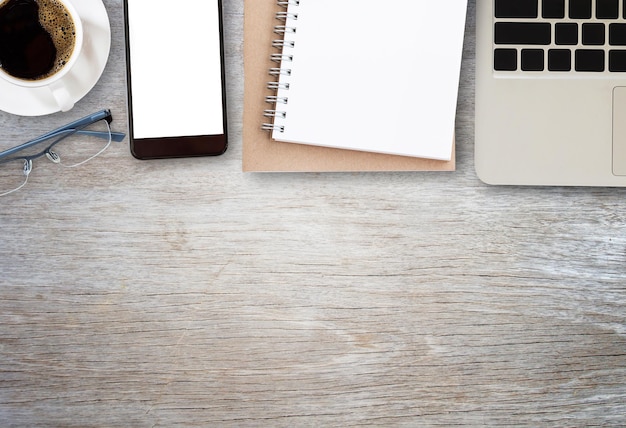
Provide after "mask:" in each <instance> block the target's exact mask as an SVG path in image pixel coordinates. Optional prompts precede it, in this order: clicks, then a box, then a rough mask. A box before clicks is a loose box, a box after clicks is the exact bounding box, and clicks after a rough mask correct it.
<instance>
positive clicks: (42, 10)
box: [31, 0, 76, 80]
mask: <svg viewBox="0 0 626 428" xmlns="http://www.w3.org/2000/svg"><path fill="white" fill-rule="evenodd" d="M36 2H37V4H38V5H39V23H40V24H41V26H42V27H43V28H44V29H45V30H46V31H47V32H48V34H50V36H51V37H52V41H53V42H54V45H55V46H56V48H57V56H56V60H55V65H54V66H53V67H52V69H51V70H50V71H49V72H47V73H45V74H43V75H41V76H38V77H37V78H36V79H31V80H41V79H45V78H46V77H50V76H52V75H53V74H55V73H57V72H58V71H59V70H61V69H62V68H63V66H65V64H67V62H68V61H69V60H70V57H71V56H72V52H74V44H75V41H76V26H75V25H74V21H73V20H72V17H71V16H70V14H69V12H68V11H67V9H66V8H65V6H63V4H62V3H61V2H59V1H57V0H36Z"/></svg>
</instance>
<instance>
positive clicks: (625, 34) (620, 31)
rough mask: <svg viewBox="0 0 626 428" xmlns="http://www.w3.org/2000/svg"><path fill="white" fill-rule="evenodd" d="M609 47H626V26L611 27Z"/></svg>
mask: <svg viewBox="0 0 626 428" xmlns="http://www.w3.org/2000/svg"><path fill="white" fill-rule="evenodd" d="M609 45H611V46H626V24H611V25H609Z"/></svg>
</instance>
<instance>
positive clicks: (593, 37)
mask: <svg viewBox="0 0 626 428" xmlns="http://www.w3.org/2000/svg"><path fill="white" fill-rule="evenodd" d="M604 40H605V30H604V24H598V23H585V24H583V45H595V46H602V45H603V44H604Z"/></svg>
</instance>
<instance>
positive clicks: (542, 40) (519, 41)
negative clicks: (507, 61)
mask: <svg viewBox="0 0 626 428" xmlns="http://www.w3.org/2000/svg"><path fill="white" fill-rule="evenodd" d="M551 36H552V35H551V28H550V23H548V22H496V24H495V43H496V44H497V45H549V44H550V42H551Z"/></svg>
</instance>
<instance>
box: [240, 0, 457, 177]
mask: <svg viewBox="0 0 626 428" xmlns="http://www.w3.org/2000/svg"><path fill="white" fill-rule="evenodd" d="M279 10H283V9H282V8H281V7H280V6H278V5H277V2H276V0H245V1H244V73H245V77H244V86H245V90H244V112H243V171H245V172H279V171H282V172H296V171H302V172H305V171H310V172H318V171H454V169H455V155H454V147H453V150H452V160H450V161H439V160H431V159H421V158H413V157H406V156H393V155H386V154H378V153H368V152H359V151H352V150H343V149H333V148H327V147H319V146H309V145H304V144H292V143H284V142H278V141H273V140H272V139H271V138H270V133H269V132H268V131H264V130H262V129H261V125H262V123H263V122H266V121H267V120H268V119H267V118H265V117H264V116H263V111H264V110H265V109H267V108H271V107H270V106H269V105H268V104H266V103H265V96H266V95H272V92H271V91H270V90H269V89H267V82H268V81H270V80H272V77H271V76H270V75H269V69H270V68H271V67H275V66H276V64H275V63H273V62H272V61H271V60H270V55H271V54H272V53H276V52H277V51H276V49H275V48H273V47H272V40H273V39H277V38H280V36H278V35H277V34H275V33H274V31H273V30H274V25H277V23H278V22H277V21H276V18H275V16H276V12H277V11H279ZM364 121H367V119H364Z"/></svg>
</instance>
